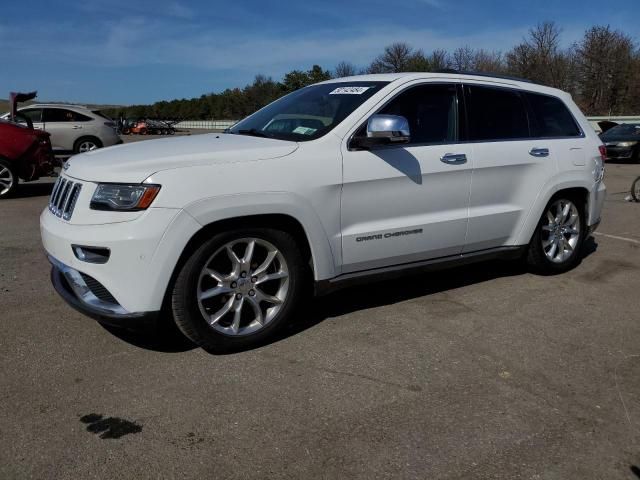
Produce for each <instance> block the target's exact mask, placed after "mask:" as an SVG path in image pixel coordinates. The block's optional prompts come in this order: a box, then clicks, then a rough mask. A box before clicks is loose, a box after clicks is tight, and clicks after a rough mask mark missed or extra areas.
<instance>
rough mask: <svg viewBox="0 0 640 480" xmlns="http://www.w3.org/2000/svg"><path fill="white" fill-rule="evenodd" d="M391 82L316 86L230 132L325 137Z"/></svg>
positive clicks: (285, 137)
mask: <svg viewBox="0 0 640 480" xmlns="http://www.w3.org/2000/svg"><path fill="white" fill-rule="evenodd" d="M387 84H388V82H338V83H326V84H321V85H312V86H310V87H306V88H302V89H300V90H297V91H295V92H293V93H290V94H289V95H287V96H285V97H282V98H280V99H278V100H276V101H275V102H273V103H272V104H270V105H267V106H266V107H265V108H263V109H262V110H259V111H258V112H256V113H254V114H253V115H251V116H250V117H247V118H245V119H244V120H242V121H240V122H239V123H237V124H236V125H234V126H233V127H232V128H230V129H229V130H227V133H235V134H240V135H253V136H257V137H268V138H277V139H279V140H293V141H306V140H313V139H315V138H319V137H321V136H323V135H325V134H326V133H327V132H328V131H330V130H331V129H332V128H334V127H335V126H336V125H338V124H339V123H340V122H341V121H342V120H344V119H345V118H346V117H347V116H348V115H349V114H350V113H351V112H353V111H354V110H355V109H356V108H358V107H359V106H360V105H362V104H363V103H364V102H365V101H366V100H368V99H369V98H371V96H372V95H373V94H374V93H376V92H378V91H379V90H380V89H381V88H382V87H384V86H385V85H387Z"/></svg>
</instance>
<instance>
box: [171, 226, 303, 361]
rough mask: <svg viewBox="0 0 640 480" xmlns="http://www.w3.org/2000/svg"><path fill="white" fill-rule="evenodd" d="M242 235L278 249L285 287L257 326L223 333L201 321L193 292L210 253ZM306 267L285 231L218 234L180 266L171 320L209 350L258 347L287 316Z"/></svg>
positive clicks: (295, 302) (212, 253)
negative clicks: (274, 311) (273, 311)
mask: <svg viewBox="0 0 640 480" xmlns="http://www.w3.org/2000/svg"><path fill="white" fill-rule="evenodd" d="M242 238H255V239H259V240H263V241H266V242H269V243H271V244H272V245H273V246H275V247H276V248H277V249H278V250H279V251H280V253H281V254H282V256H283V257H284V259H285V261H286V265H287V269H288V281H289V283H288V290H287V293H286V297H285V298H284V301H283V303H282V304H281V306H280V310H279V311H278V312H277V314H276V315H275V316H274V317H273V319H272V320H270V322H269V323H267V324H266V325H264V326H263V327H262V328H261V329H259V330H257V331H255V332H252V333H248V334H246V335H227V334H225V333H222V332H220V331H217V330H215V329H214V328H213V327H211V326H210V325H209V323H208V322H207V321H206V320H205V317H204V315H203V314H202V313H201V310H200V306H199V303H198V299H197V294H196V292H197V291H198V282H199V281H200V273H201V271H202V269H203V268H204V267H205V265H207V262H208V261H209V260H210V259H211V257H212V255H214V253H215V252H217V251H218V250H219V249H221V248H222V247H223V246H225V245H226V244H228V243H229V242H232V241H234V240H238V239H242ZM307 268H308V267H307V266H306V264H305V262H304V258H303V255H302V253H301V251H300V248H299V247H298V245H297V243H296V240H295V239H294V237H293V236H291V235H290V234H289V233H287V232H284V231H281V230H275V229H271V228H246V229H238V230H231V231H228V232H223V233H219V234H217V235H214V236H213V237H212V238H211V239H209V240H206V241H205V242H203V243H202V245H200V247H199V248H197V249H196V250H195V251H194V252H193V253H192V254H191V255H190V256H189V258H188V259H187V261H186V263H185V264H184V265H183V266H182V268H181V269H180V271H179V273H178V275H177V277H176V280H175V283H174V285H173V289H172V295H171V308H172V311H173V318H174V321H175V323H176V325H177V326H178V328H179V329H180V330H181V331H182V333H183V334H184V335H185V336H186V337H187V338H189V339H190V340H191V341H192V342H194V343H195V344H197V345H199V346H201V347H203V348H204V349H206V350H208V351H211V352H229V351H237V350H243V349H247V348H251V347H256V346H259V345H260V344H262V343H263V342H264V340H265V339H267V338H269V337H271V336H272V335H273V334H274V333H275V332H276V331H277V330H279V329H280V328H281V327H282V326H284V325H285V324H286V323H287V322H288V320H289V319H290V318H291V316H292V313H293V312H294V311H295V308H296V305H297V303H298V301H299V300H300V297H301V296H302V294H303V292H304V291H305V289H304V282H305V278H306V274H305V272H306V269H307ZM231 297H233V295H231ZM228 298H230V297H228Z"/></svg>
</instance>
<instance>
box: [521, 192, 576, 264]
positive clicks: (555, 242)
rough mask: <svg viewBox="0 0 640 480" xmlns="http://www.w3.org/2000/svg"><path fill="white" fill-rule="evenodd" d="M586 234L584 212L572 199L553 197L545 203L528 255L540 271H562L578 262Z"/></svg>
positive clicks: (531, 262)
mask: <svg viewBox="0 0 640 480" xmlns="http://www.w3.org/2000/svg"><path fill="white" fill-rule="evenodd" d="M584 236H585V225H584V214H583V211H582V210H581V209H580V208H579V207H578V205H577V204H576V203H575V202H574V200H573V199H569V198H554V199H552V201H551V202H549V205H548V206H547V208H546V210H545V213H544V215H543V216H542V218H541V219H540V222H539V223H538V228H537V230H536V233H535V234H534V236H533V238H532V239H531V243H530V245H529V252H528V255H527V260H528V263H529V264H530V265H531V266H532V267H533V268H534V269H535V270H538V271H539V272H540V273H561V272H565V271H567V270H570V269H571V268H573V267H575V266H576V265H577V264H578V263H579V262H580V255H581V254H580V249H581V247H582V242H583V240H584Z"/></svg>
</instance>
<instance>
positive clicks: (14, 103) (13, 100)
mask: <svg viewBox="0 0 640 480" xmlns="http://www.w3.org/2000/svg"><path fill="white" fill-rule="evenodd" d="M37 95H38V92H30V93H20V92H11V93H9V109H10V110H9V120H10V121H12V122H13V121H14V119H15V117H16V113H17V109H18V103H22V102H27V101H29V100H33V99H34V98H36V96H37Z"/></svg>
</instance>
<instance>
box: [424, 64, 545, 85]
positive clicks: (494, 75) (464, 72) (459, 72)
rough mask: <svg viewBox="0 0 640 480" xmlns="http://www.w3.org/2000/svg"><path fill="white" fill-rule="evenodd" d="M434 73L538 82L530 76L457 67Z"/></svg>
mask: <svg viewBox="0 0 640 480" xmlns="http://www.w3.org/2000/svg"><path fill="white" fill-rule="evenodd" d="M433 73H455V74H457V75H475V76H476V77H490V78H500V79H502V80H514V81H517V82H526V83H536V82H534V81H533V80H529V79H528V78H520V77H513V76H510V75H500V74H499V73H487V72H474V71H468V70H456V69H455V68H443V69H441V70H436V71H434V72H433Z"/></svg>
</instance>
